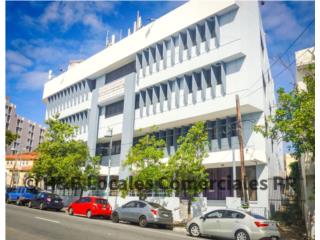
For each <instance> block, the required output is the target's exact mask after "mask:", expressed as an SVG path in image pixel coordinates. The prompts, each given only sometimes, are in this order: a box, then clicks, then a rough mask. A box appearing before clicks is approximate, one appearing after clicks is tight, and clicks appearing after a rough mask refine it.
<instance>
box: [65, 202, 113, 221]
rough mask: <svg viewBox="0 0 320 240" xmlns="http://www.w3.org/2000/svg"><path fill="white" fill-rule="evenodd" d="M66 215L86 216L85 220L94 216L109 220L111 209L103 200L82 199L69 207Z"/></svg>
mask: <svg viewBox="0 0 320 240" xmlns="http://www.w3.org/2000/svg"><path fill="white" fill-rule="evenodd" d="M68 213H69V215H83V216H87V218H92V217H94V216H103V217H107V218H110V216H111V214H112V208H111V205H110V204H109V203H108V200H107V199H105V198H101V197H82V198H80V199H79V200H77V201H75V202H72V203H71V204H70V205H69V207H68Z"/></svg>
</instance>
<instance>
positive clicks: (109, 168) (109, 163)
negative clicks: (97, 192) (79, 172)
mask: <svg viewBox="0 0 320 240" xmlns="http://www.w3.org/2000/svg"><path fill="white" fill-rule="evenodd" d="M109 131H110V144H109V161H108V176H107V194H106V195H107V198H108V197H109V195H110V186H109V185H110V170H111V152H112V128H111V129H110V130H109Z"/></svg>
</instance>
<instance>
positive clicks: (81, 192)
mask: <svg viewBox="0 0 320 240" xmlns="http://www.w3.org/2000/svg"><path fill="white" fill-rule="evenodd" d="M82 194H83V188H81V189H80V197H82Z"/></svg>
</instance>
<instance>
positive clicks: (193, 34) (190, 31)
mask: <svg viewBox="0 0 320 240" xmlns="http://www.w3.org/2000/svg"><path fill="white" fill-rule="evenodd" d="M189 33H190V38H191V43H192V46H195V45H196V30H195V29H189Z"/></svg>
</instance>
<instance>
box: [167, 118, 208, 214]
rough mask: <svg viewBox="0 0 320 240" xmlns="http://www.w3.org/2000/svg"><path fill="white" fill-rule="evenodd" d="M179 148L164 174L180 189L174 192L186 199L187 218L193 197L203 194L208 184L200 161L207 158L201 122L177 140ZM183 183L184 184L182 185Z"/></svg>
mask: <svg viewBox="0 0 320 240" xmlns="http://www.w3.org/2000/svg"><path fill="white" fill-rule="evenodd" d="M178 145H179V148H178V149H177V151H176V153H175V154H174V155H172V156H171V157H170V159H169V161H168V165H167V168H166V173H167V175H168V176H170V179H173V180H175V182H176V183H177V184H180V187H175V191H176V193H177V194H179V196H180V197H186V198H187V199H188V216H189V217H190V214H191V204H192V201H193V199H194V197H195V196H196V195H197V194H199V193H201V192H203V190H204V188H205V187H206V186H207V184H208V174H207V172H206V168H205V167H204V166H203V164H202V161H203V159H204V158H205V157H207V156H208V149H207V146H208V134H207V132H206V131H205V125H204V123H203V122H198V123H196V124H194V125H193V126H192V127H191V128H190V129H189V131H188V133H187V134H186V136H181V137H179V139H178ZM184 183H185V184H184Z"/></svg>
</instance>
